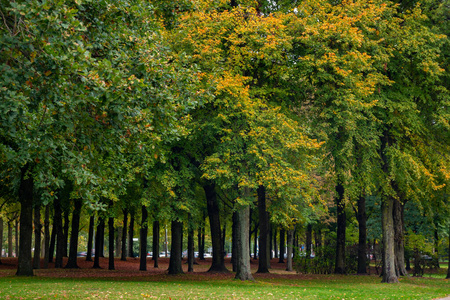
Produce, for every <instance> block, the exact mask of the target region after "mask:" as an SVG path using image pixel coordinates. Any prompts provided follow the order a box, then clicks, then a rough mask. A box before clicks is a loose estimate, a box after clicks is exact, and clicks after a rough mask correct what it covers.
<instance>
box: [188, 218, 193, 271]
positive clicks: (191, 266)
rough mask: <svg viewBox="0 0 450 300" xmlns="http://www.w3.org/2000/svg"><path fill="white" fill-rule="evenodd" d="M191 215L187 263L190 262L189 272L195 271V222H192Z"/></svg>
mask: <svg viewBox="0 0 450 300" xmlns="http://www.w3.org/2000/svg"><path fill="white" fill-rule="evenodd" d="M191 222H192V221H191V216H189V223H188V249H187V250H188V253H187V256H188V257H187V258H188V259H187V263H188V272H194V259H195V258H194V228H193V226H194V225H193V224H191Z"/></svg>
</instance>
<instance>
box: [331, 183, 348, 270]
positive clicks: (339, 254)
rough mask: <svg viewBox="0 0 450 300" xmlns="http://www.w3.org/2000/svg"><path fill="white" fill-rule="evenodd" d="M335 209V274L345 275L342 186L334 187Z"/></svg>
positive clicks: (344, 223) (344, 222)
mask: <svg viewBox="0 0 450 300" xmlns="http://www.w3.org/2000/svg"><path fill="white" fill-rule="evenodd" d="M336 193H337V197H336V207H337V234H336V264H335V268H334V273H335V274H345V225H346V220H345V219H346V216H345V202H344V186H343V185H342V184H340V183H339V184H337V185H336Z"/></svg>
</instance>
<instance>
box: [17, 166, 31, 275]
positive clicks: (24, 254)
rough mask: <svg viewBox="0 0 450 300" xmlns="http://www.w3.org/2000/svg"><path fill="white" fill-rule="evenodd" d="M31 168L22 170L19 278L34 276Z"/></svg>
mask: <svg viewBox="0 0 450 300" xmlns="http://www.w3.org/2000/svg"><path fill="white" fill-rule="evenodd" d="M28 170H29V166H28V165H25V166H24V167H23V168H22V170H21V177H20V187H19V202H20V248H19V261H18V267H17V272H16V275H17V276H33V275H34V274H33V264H32V260H31V247H32V242H31V236H32V233H33V185H34V183H33V176H32V174H30V173H29V172H28Z"/></svg>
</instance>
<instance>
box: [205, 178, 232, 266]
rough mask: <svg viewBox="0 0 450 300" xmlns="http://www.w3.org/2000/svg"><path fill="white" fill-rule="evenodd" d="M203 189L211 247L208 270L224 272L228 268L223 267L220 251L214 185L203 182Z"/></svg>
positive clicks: (219, 233)
mask: <svg viewBox="0 0 450 300" xmlns="http://www.w3.org/2000/svg"><path fill="white" fill-rule="evenodd" d="M203 189H204V190H205V196H206V203H207V208H208V216H209V224H210V227H211V239H212V249H213V255H212V256H213V257H212V264H211V267H210V268H209V270H208V272H214V273H224V272H225V273H226V272H228V270H227V268H226V267H225V260H224V257H223V253H222V241H221V232H220V228H221V227H220V210H219V204H218V200H217V194H216V190H215V186H214V184H213V183H209V184H205V185H204V186H203Z"/></svg>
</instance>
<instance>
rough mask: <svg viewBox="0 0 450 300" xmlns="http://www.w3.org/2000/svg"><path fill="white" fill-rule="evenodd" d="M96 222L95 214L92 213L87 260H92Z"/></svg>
mask: <svg viewBox="0 0 450 300" xmlns="http://www.w3.org/2000/svg"><path fill="white" fill-rule="evenodd" d="M94 223H95V217H94V215H92V216H90V217H89V234H88V243H87V254H86V261H92V241H93V240H94Z"/></svg>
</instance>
